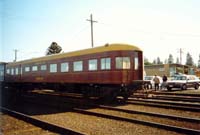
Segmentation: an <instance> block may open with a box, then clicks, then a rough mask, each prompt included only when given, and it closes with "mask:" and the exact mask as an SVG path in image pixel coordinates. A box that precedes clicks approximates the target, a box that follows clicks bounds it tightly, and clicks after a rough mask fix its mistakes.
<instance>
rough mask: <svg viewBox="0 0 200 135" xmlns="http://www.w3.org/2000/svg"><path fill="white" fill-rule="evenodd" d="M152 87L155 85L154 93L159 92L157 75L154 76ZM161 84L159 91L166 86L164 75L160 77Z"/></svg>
mask: <svg viewBox="0 0 200 135" xmlns="http://www.w3.org/2000/svg"><path fill="white" fill-rule="evenodd" d="M153 81H154V85H155V91H156V90H159V84H160V83H161V82H160V79H159V78H158V77H157V75H155V77H154V79H153ZM162 81H163V82H162V84H161V89H163V88H165V87H166V84H167V76H166V75H163V77H162Z"/></svg>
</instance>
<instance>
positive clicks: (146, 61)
mask: <svg viewBox="0 0 200 135" xmlns="http://www.w3.org/2000/svg"><path fill="white" fill-rule="evenodd" d="M144 65H152V63H151V62H149V60H148V59H147V58H146V57H144Z"/></svg>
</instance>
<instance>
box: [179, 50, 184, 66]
mask: <svg viewBox="0 0 200 135" xmlns="http://www.w3.org/2000/svg"><path fill="white" fill-rule="evenodd" d="M179 53H180V64H182V53H183V50H182V49H181V48H180V51H179Z"/></svg>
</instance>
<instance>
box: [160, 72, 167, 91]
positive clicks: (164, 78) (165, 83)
mask: <svg viewBox="0 0 200 135" xmlns="http://www.w3.org/2000/svg"><path fill="white" fill-rule="evenodd" d="M162 80H163V83H162V86H161V89H163V88H165V87H166V85H167V76H166V75H165V74H164V75H163V77H162Z"/></svg>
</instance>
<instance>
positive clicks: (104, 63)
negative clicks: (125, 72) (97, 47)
mask: <svg viewBox="0 0 200 135" xmlns="http://www.w3.org/2000/svg"><path fill="white" fill-rule="evenodd" d="M105 69H111V59H110V58H102V59H101V70H105Z"/></svg>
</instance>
